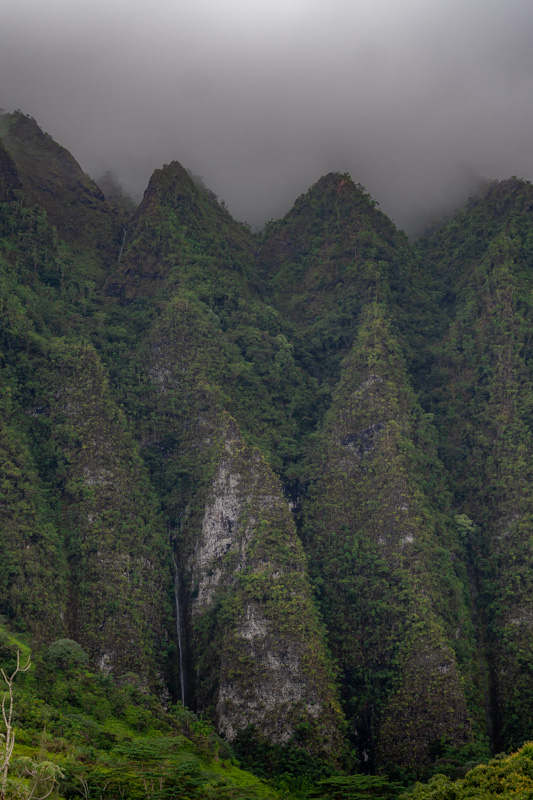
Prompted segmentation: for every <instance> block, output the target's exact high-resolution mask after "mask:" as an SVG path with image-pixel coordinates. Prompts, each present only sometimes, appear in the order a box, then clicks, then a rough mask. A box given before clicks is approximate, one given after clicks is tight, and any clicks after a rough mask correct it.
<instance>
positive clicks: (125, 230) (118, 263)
mask: <svg viewBox="0 0 533 800" xmlns="http://www.w3.org/2000/svg"><path fill="white" fill-rule="evenodd" d="M127 232H128V229H127V228H126V227H124V228H122V244H121V245H120V253H119V254H118V261H117V267H118V266H119V265H120V259H121V257H122V251H123V250H124V245H125V244H126V234H127Z"/></svg>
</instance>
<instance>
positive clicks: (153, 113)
mask: <svg viewBox="0 0 533 800" xmlns="http://www.w3.org/2000/svg"><path fill="white" fill-rule="evenodd" d="M1 16H2V23H1V26H0V106H3V107H4V108H5V109H6V110H9V111H11V110H13V109H15V108H20V109H22V110H23V111H24V112H26V113H29V114H31V115H32V116H34V117H35V118H36V119H37V121H38V122H39V124H40V125H41V127H42V128H44V129H45V130H47V131H48V132H49V133H51V134H52V135H53V136H54V138H55V139H57V140H58V141H59V142H60V143H61V144H63V145H64V146H65V147H67V148H68V149H69V150H70V151H71V152H72V153H73V155H74V156H75V157H76V158H77V160H78V161H79V162H80V163H81V165H82V167H83V168H84V169H85V170H86V171H87V172H89V173H90V174H91V175H92V176H93V177H98V175H99V174H101V173H102V172H103V171H105V170H106V169H111V170H114V171H115V172H116V173H117V174H118V176H119V177H120V179H121V180H122V182H123V183H124V185H125V186H126V187H127V188H128V189H129V190H130V191H132V192H135V193H137V194H141V193H142V191H143V190H144V188H145V187H146V184H147V181H148V178H149V176H150V174H151V172H152V171H153V170H154V169H155V168H157V167H159V166H161V165H162V164H163V163H167V162H169V161H171V160H174V159H177V160H178V161H180V162H181V163H183V164H184V165H185V166H187V167H189V168H190V169H191V170H192V171H193V172H195V173H197V174H199V175H201V176H203V178H204V180H205V182H206V184H207V185H208V186H209V187H210V188H211V189H213V191H215V192H216V193H217V194H218V195H219V197H220V198H221V199H224V200H225V201H226V202H227V204H228V206H229V208H230V210H231V211H232V213H233V215H234V216H235V217H237V218H238V219H246V220H248V221H249V222H250V223H251V224H253V225H254V226H255V225H259V224H261V223H262V222H263V221H264V220H265V219H268V218H270V217H273V216H274V217H277V216H280V215H281V214H283V213H284V212H285V211H287V210H288V208H289V207H290V206H291V205H292V203H293V201H294V200H295V199H296V197H297V196H298V195H299V194H301V193H302V192H303V191H305V190H306V189H307V188H308V187H309V185H311V184H312V183H314V182H315V181H316V180H317V179H318V178H319V177H320V176H321V175H322V174H324V173H326V172H329V171H331V170H340V171H341V172H345V171H349V172H351V174H352V177H353V179H354V180H355V181H359V182H361V183H363V184H364V185H365V186H366V187H367V189H368V190H369V191H370V192H371V194H372V195H373V196H374V197H375V198H376V199H377V200H378V201H379V203H380V205H381V208H382V209H383V210H384V211H386V212H387V213H388V214H390V215H391V216H392V217H393V219H394V220H395V221H396V222H397V224H398V225H399V226H400V227H407V228H408V229H412V228H413V226H416V225H419V224H421V221H424V220H426V219H428V218H431V216H432V215H435V214H438V213H440V212H441V211H444V210H446V208H447V207H449V206H450V205H454V204H457V203H459V202H461V200H462V199H463V197H464V196H465V193H468V190H469V188H470V187H471V186H472V185H474V184H475V183H476V181H478V180H479V179H483V178H493V177H496V178H505V177H508V176H510V175H512V174H516V175H519V176H520V177H524V178H528V179H531V178H533V2H531V0H505V2H504V0H498V2H494V0H366V2H361V0H268V1H267V0H223V2H221V0H188V2H183V0H150V1H148V0H90V2H88V0H47V2H44V0H4V2H3V3H2V15H1Z"/></svg>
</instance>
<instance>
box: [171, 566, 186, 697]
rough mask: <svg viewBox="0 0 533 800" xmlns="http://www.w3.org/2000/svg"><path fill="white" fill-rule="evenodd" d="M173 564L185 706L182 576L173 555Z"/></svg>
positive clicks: (181, 684) (181, 679) (182, 694)
mask: <svg viewBox="0 0 533 800" xmlns="http://www.w3.org/2000/svg"><path fill="white" fill-rule="evenodd" d="M172 562H173V564H174V601H175V604H176V633H177V636H178V654H179V665H180V689H181V704H182V705H183V706H185V668H184V663H183V662H184V658H183V639H184V636H183V626H182V622H181V607H180V576H179V572H178V565H177V563H176V556H175V555H174V552H173V553H172Z"/></svg>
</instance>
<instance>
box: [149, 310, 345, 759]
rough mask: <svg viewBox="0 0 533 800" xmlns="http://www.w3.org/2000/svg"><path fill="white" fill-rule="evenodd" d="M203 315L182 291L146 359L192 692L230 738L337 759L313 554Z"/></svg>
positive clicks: (338, 723)
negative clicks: (244, 424)
mask: <svg viewBox="0 0 533 800" xmlns="http://www.w3.org/2000/svg"><path fill="white" fill-rule="evenodd" d="M180 309H181V311H182V313H183V316H182V317H181V319H180V318H179V317H178V316H177V313H178V311H179V310H180ZM202 314H203V312H202V311H201V309H200V308H196V309H195V308H194V304H192V303H191V304H188V305H187V306H186V307H184V306H183V302H182V301H180V300H179V299H178V298H175V300H174V301H172V302H171V303H170V304H169V306H168V308H167V309H166V311H165V314H164V315H163V316H162V318H161V320H160V321H159V323H158V325H157V326H156V328H155V329H154V331H153V333H152V337H151V347H150V350H149V355H148V362H147V371H148V373H149V375H150V377H151V379H152V381H153V384H154V394H153V397H152V401H151V402H152V403H153V407H154V409H157V411H156V414H157V417H158V419H160V420H165V424H164V427H162V428H160V431H159V438H158V440H157V441H154V440H153V439H147V441H146V443H145V444H146V446H147V448H150V449H151V450H152V452H157V451H158V450H159V452H160V453H161V452H162V451H163V457H162V459H160V462H159V470H160V472H159V474H160V475H161V476H162V483H163V484H165V483H166V484H167V485H168V486H169V489H170V491H169V492H168V494H167V495H166V497H165V502H166V508H167V513H168V515H169V518H170V520H171V525H173V526H175V527H176V530H175V531H174V537H175V561H176V565H177V568H178V570H179V573H180V584H181V585H182V586H183V587H184V594H183V596H184V597H185V598H186V602H185V605H186V617H187V630H188V637H187V638H188V655H189V667H190V668H189V669H188V671H187V672H188V686H187V694H188V697H189V698H194V700H193V702H194V703H195V705H196V707H197V708H199V709H201V710H207V709H211V711H212V713H213V715H214V717H215V719H216V721H217V725H218V728H219V730H220V731H221V733H223V735H225V736H227V737H228V738H229V739H234V738H235V737H236V736H237V735H238V734H239V732H240V731H243V730H244V729H246V728H247V727H249V726H255V728H256V730H257V734H258V736H259V737H260V738H261V737H262V738H264V739H266V740H267V741H270V742H272V743H279V744H287V743H289V742H294V741H296V743H297V745H299V746H301V747H304V748H305V749H307V750H308V751H309V752H312V753H315V754H318V753H320V754H322V755H325V756H326V757H328V758H332V757H336V756H337V755H338V754H339V752H340V750H341V740H342V734H341V731H342V724H343V723H342V715H341V713H340V709H339V706H338V703H337V701H336V694H335V689H334V687H333V685H332V684H333V675H332V670H331V665H330V664H329V662H328V659H327V657H326V654H325V648H324V642H323V633H322V631H321V629H320V626H319V623H318V620H317V617H316V611H315V609H314V605H313V600H312V596H311V588H310V584H309V579H308V576H307V570H306V560H305V556H304V554H303V551H302V548H301V545H300V543H299V540H298V537H297V535H296V531H295V528H294V523H293V521H292V517H291V514H290V511H289V507H288V503H287V501H286V500H285V498H284V497H283V494H282V492H281V486H280V484H279V479H277V478H276V477H275V476H274V474H273V472H272V471H271V469H270V468H269V467H268V465H267V463H266V462H265V460H264V459H263V457H262V455H261V453H260V452H259V450H258V449H256V448H254V447H253V446H250V445H249V444H247V443H246V442H245V440H244V439H243V436H242V434H241V432H240V430H239V427H238V425H237V423H236V421H235V420H234V419H233V418H232V417H231V416H230V415H229V414H228V413H227V412H226V411H225V410H224V409H223V405H222V403H223V399H224V395H223V393H222V392H221V391H220V389H219V388H218V386H217V384H216V382H214V381H213V378H214V376H215V374H216V373H215V372H213V371H212V370H214V365H215V364H216V362H217V361H218V357H220V356H221V354H222V353H223V352H224V351H223V348H222V346H221V344H220V340H219V341H217V339H216V338H214V337H211V336H210V337H209V344H207V343H206V347H205V349H204V348H203V347H202V346H201V344H202V341H203V335H204V334H205V332H206V328H205V325H206V321H205V319H203V317H202ZM195 315H196V316H195ZM165 443H166V444H165ZM171 475H174V476H175V478H177V480H174V481H172V480H171V478H170V476H171ZM178 520H179V529H178Z"/></svg>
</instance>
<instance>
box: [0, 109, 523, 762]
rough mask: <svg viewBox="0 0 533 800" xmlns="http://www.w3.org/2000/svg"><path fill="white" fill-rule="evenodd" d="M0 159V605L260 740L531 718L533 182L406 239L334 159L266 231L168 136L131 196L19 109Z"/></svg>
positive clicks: (475, 727)
mask: <svg viewBox="0 0 533 800" xmlns="http://www.w3.org/2000/svg"><path fill="white" fill-rule="evenodd" d="M0 168H1V175H0V200H1V209H0V210H1V215H0V236H1V241H0V311H1V317H0V344H1V352H0V370H1V388H2V395H1V400H0V403H1V410H2V415H1V419H0V467H1V470H0V493H1V494H0V524H1V536H0V558H1V560H0V586H1V587H2V593H1V597H0V612H1V614H2V615H3V618H4V621H5V624H6V625H7V626H8V629H9V630H10V631H11V632H12V633H14V632H17V634H23V635H24V634H25V635H27V636H29V637H30V638H31V642H32V646H33V647H34V648H35V649H36V651H39V650H40V651H41V652H43V653H44V652H45V651H46V648H48V647H49V646H50V644H52V643H53V642H54V641H57V640H61V639H64V638H69V639H72V640H75V641H76V642H79V644H80V645H81V646H82V647H83V648H84V650H85V651H86V652H87V653H88V656H89V658H90V660H91V661H90V663H91V665H92V667H93V668H95V669H96V668H98V669H100V670H102V671H103V673H104V674H105V675H109V676H111V678H113V679H117V680H120V679H121V676H124V675H125V674H131V673H134V674H135V675H136V676H137V677H136V678H135V680H136V681H138V682H139V685H140V686H144V687H145V689H146V690H147V691H148V690H150V691H152V692H154V693H156V694H157V695H158V696H159V697H160V698H162V699H163V700H164V701H165V702H166V703H167V704H170V705H172V703H175V702H176V701H178V702H179V701H180V700H183V699H185V701H186V703H187V705H188V706H189V707H190V708H192V709H194V710H195V711H197V712H201V713H204V714H206V715H207V716H208V717H209V718H210V719H211V720H212V721H213V723H214V724H215V725H216V726H217V728H218V731H219V733H220V734H221V735H222V736H224V737H226V739H228V740H229V741H231V742H233V743H234V746H235V748H236V752H240V753H241V757H242V758H243V759H248V762H249V763H253V764H254V768H256V769H262V768H263V767H264V765H265V764H266V763H267V762H268V761H269V760H270V762H272V763H273V761H275V762H276V763H277V764H278V766H279V769H280V771H283V763H285V764H289V763H292V762H291V761H290V760H291V759H294V758H297V760H298V759H300V761H298V763H300V764H307V765H308V768H309V769H315V767H312V765H315V766H316V763H321V764H323V765H327V767H324V768H325V769H327V770H330V771H331V770H333V769H335V768H339V767H344V768H349V769H352V770H353V769H354V768H358V769H363V770H366V771H378V772H391V773H394V774H395V775H396V776H400V777H402V776H403V777H406V776H409V775H415V774H425V775H427V774H429V772H430V771H431V770H432V769H433V765H434V764H435V762H436V761H437V760H438V759H439V758H442V756H443V753H446V758H447V760H448V762H447V763H449V764H450V765H452V766H451V767H450V769H453V768H454V767H453V765H454V764H455V765H456V766H457V765H459V764H461V763H464V762H465V761H466V760H468V759H469V758H475V757H476V756H477V757H479V758H480V757H482V756H483V754H485V755H486V754H487V752H488V751H487V748H486V744H485V743H486V741H487V740H489V741H490V743H491V746H492V748H493V750H494V751H495V752H497V751H499V750H501V749H504V748H508V747H517V746H520V745H521V744H522V743H523V742H524V741H525V740H527V739H528V738H529V737H530V736H531V735H532V729H533V701H532V699H531V698H532V697H533V691H532V690H533V686H532V673H531V663H533V662H532V661H531V657H532V654H531V636H530V629H531V624H532V621H533V607H532V606H531V602H532V601H531V576H532V569H531V558H532V554H531V519H532V518H533V509H532V508H531V505H532V495H531V488H530V487H531V475H530V472H531V466H530V465H531V462H532V458H531V456H532V453H531V447H532V438H531V421H532V418H533V417H532V413H531V407H532V402H533V401H532V398H533V386H532V385H531V383H532V376H531V363H532V357H531V332H530V331H531V304H532V293H531V291H532V278H531V275H532V260H533V193H532V189H531V187H530V185H529V184H526V183H524V182H521V181H518V180H516V179H512V180H510V181H504V182H502V183H499V184H498V183H497V184H491V185H490V186H488V187H487V188H486V189H485V190H484V193H483V194H482V195H480V197H478V198H476V199H474V200H472V201H471V202H470V204H469V206H468V207H467V208H466V209H464V210H463V211H462V212H459V213H458V214H457V215H456V216H455V217H454V218H453V219H452V220H450V221H449V222H448V223H446V224H445V225H444V226H442V227H441V228H439V229H438V230H435V231H432V232H431V233H430V234H428V236H427V237H425V238H424V239H423V240H420V241H419V242H418V243H416V244H413V243H412V242H409V241H408V240H407V238H406V237H405V236H404V235H403V234H402V233H401V232H400V231H398V230H397V229H396V228H395V226H394V225H393V223H392V222H391V221H390V220H389V219H387V217H386V216H385V215H384V214H383V213H382V212H381V211H380V210H379V209H378V208H377V205H376V203H375V202H374V201H373V200H372V199H371V198H370V197H369V195H368V194H367V193H366V192H365V191H364V189H363V187H360V186H358V185H357V184H354V183H353V182H352V180H351V179H350V177H349V176H348V175H340V174H330V175H327V176H325V177H323V178H321V179H320V180H319V181H318V183H316V184H315V185H314V186H312V187H311V189H310V190H309V192H307V193H306V194H305V195H303V196H302V197H301V198H299V199H298V200H297V201H296V203H295V205H294V208H293V209H292V210H291V211H290V212H289V213H288V214H287V215H286V216H285V217H284V218H283V219H282V220H278V221H276V222H271V223H269V224H268V225H267V226H266V228H265V230H264V231H263V232H262V233H260V234H252V233H251V232H250V230H249V229H248V228H247V227H246V226H244V225H241V224H240V223H237V222H235V221H234V220H233V219H232V218H231V216H230V215H229V214H228V212H227V210H226V209H225V208H224V207H223V206H221V205H220V204H219V203H218V201H217V199H216V197H215V196H214V195H213V194H212V193H211V192H209V191H208V190H207V189H206V188H205V187H204V186H202V185H201V184H200V183H199V182H198V181H197V180H196V181H195V180H194V179H193V178H192V177H191V175H190V174H189V173H188V172H187V171H186V170H185V169H184V168H183V167H182V166H181V165H180V164H178V163H177V162H173V163H171V164H169V165H166V166H164V167H163V168H162V169H160V170H156V172H155V173H154V175H153V176H152V178H151V180H150V183H149V186H148V188H147V190H146V192H145V195H144V198H143V201H142V202H141V204H140V205H139V206H138V208H136V209H135V210H134V211H133V212H132V213H131V214H130V216H129V217H128V216H127V214H128V212H127V204H125V205H124V204H122V205H121V206H120V208H119V207H118V206H117V203H116V202H111V201H110V202H109V203H108V202H107V201H106V199H105V198H104V196H103V194H102V192H101V191H100V189H99V188H98V187H97V186H96V184H95V183H94V182H93V181H92V180H91V179H90V178H89V177H88V176H87V175H85V174H84V173H83V172H82V170H81V169H80V168H79V166H78V165H77V163H76V162H75V160H74V159H73V158H72V156H71V155H70V154H68V153H67V152H66V151H65V150H64V149H63V148H61V147H60V146H59V145H57V144H56V143H55V142H53V140H51V139H50V137H48V136H47V135H46V134H44V133H43V132H42V131H41V130H40V129H39V127H38V126H37V124H36V123H35V121H34V120H32V119H31V118H28V117H26V116H25V115H23V114H20V113H18V112H16V113H15V114H9V115H3V116H2V117H1V121H0ZM400 732H401V733H400ZM487 737H488V739H487ZM295 753H297V754H299V755H298V756H295ZM283 754H285V755H283ZM283 759H285V762H284V761H283ZM302 759H303V760H302ZM317 759H318V762H317ZM261 764H263V767H261ZM302 769H303V770H304V771H305V769H306V767H305V766H304V767H302ZM313 774H316V773H313Z"/></svg>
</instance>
